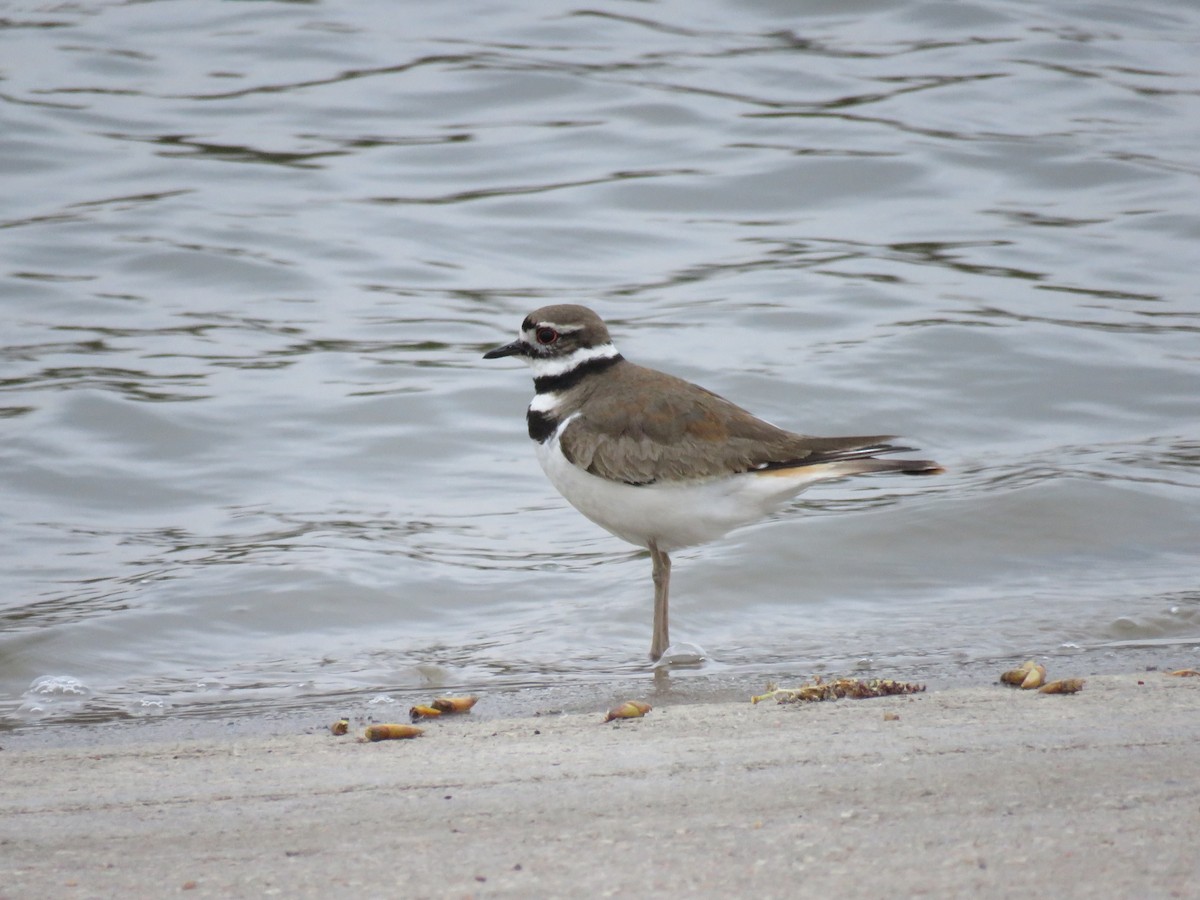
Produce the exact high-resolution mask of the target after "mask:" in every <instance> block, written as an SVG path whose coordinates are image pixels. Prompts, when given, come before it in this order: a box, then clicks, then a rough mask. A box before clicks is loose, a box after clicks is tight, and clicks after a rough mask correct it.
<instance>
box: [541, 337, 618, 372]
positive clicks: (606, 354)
mask: <svg viewBox="0 0 1200 900" xmlns="http://www.w3.org/2000/svg"><path fill="white" fill-rule="evenodd" d="M619 355H620V354H619V353H617V348H616V347H614V346H613V345H612V344H601V345H600V346H599V347H580V348H579V349H578V350H575V351H573V352H572V353H570V354H568V355H567V356H559V357H555V358H550V359H547V358H545V357H540V356H532V357H530V358H529V365H530V366H531V367H532V368H533V377H534V378H554V377H555V376H557V375H566V374H567V373H568V372H570V371H571V370H572V369H574V368H576V367H578V366H582V365H583V364H584V363H588V362H591V361H592V360H594V359H612V358H614V357H616V356H619Z"/></svg>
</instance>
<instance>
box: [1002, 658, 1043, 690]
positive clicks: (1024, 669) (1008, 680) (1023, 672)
mask: <svg viewBox="0 0 1200 900" xmlns="http://www.w3.org/2000/svg"><path fill="white" fill-rule="evenodd" d="M1036 665H1037V661H1036V660H1032V659H1031V660H1028V661H1027V662H1025V663H1024V664H1023V665H1022V666H1021V667H1020V668H1018V669H1009V670H1008V671H1007V672H1005V673H1004V674H1003V675H1001V676H1000V680H1001V681H1003V682H1004V683H1005V684H1012V685H1016V686H1017V687H1020V686H1021V683H1022V682H1023V681H1024V680H1025V678H1026V676H1027V675H1029V673H1030V672H1031V671H1032V670H1033V668H1034V667H1035V666H1036Z"/></svg>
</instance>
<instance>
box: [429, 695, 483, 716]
mask: <svg viewBox="0 0 1200 900" xmlns="http://www.w3.org/2000/svg"><path fill="white" fill-rule="evenodd" d="M478 702H479V698H478V697H471V696H468V697H435V698H434V699H433V702H432V703H430V704H429V705H430V706H432V707H433V708H434V709H436V710H438V711H440V712H444V713H465V712H469V711H470V709H471V707H472V706H474V705H475V704H476V703H478Z"/></svg>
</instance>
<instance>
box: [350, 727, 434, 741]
mask: <svg viewBox="0 0 1200 900" xmlns="http://www.w3.org/2000/svg"><path fill="white" fill-rule="evenodd" d="M424 733H425V729H424V728H417V727H416V726H415V725H397V724H386V725H368V726H367V730H366V731H365V732H364V733H363V737H364V738H366V739H367V740H368V741H398V740H400V739H402V738H415V737H417V736H418V735H422V734H424Z"/></svg>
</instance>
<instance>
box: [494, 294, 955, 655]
mask: <svg viewBox="0 0 1200 900" xmlns="http://www.w3.org/2000/svg"><path fill="white" fill-rule="evenodd" d="M503 356H516V357H519V358H520V359H522V360H523V361H524V362H526V363H528V364H529V366H530V367H531V368H532V369H533V387H534V390H535V392H536V393H535V394H534V398H533V402H531V403H530V404H529V410H528V412H527V413H526V415H525V419H526V422H527V423H528V426H529V436H530V438H532V439H533V441H534V443H535V444H536V445H537V456H538V461H539V462H540V463H541V464H542V468H543V469H544V470H545V472H546V475H547V476H548V477H549V479H550V482H551V483H552V484H553V485H554V487H555V488H557V490H558V492H559V493H560V494H562V495H563V497H565V498H566V499H567V501H568V502H569V503H570V504H571V505H572V506H574V507H575V508H576V509H577V510H579V511H580V512H581V513H583V514H584V515H585V516H587V517H588V518H589V519H591V520H592V521H593V522H595V523H596V524H597V525H599V526H600V527H602V528H605V529H607V530H608V531H610V532H611V533H613V534H615V535H616V536H617V537H619V538H621V539H622V540H625V541H628V542H629V543H631V544H634V545H636V546H638V547H645V548H646V549H647V550H649V551H650V559H651V561H652V563H653V566H654V636H653V639H652V641H651V644H650V658H651V659H653V660H658V659H659V658H660V657H661V656H662V654H663V651H664V650H666V649H667V647H668V645H669V644H670V640H669V636H668V624H667V596H668V592H669V589H670V581H671V558H670V557H669V556H668V555H667V554H668V553H669V552H670V551H672V550H677V549H679V548H681V547H690V546H693V545H696V544H703V543H707V542H708V541H712V540H715V539H717V538H719V537H721V536H723V535H724V534H726V533H728V532H729V531H731V530H732V529H734V528H737V527H739V526H741V525H747V524H749V523H751V522H756V521H758V520H759V519H761V518H763V517H765V516H767V515H769V514H770V513H772V512H773V511H775V510H776V509H778V508H779V507H781V506H782V505H783V504H784V503H785V502H786V501H788V500H789V499H791V498H792V497H794V496H795V495H796V494H798V493H800V491H802V490H804V489H805V488H806V487H808V486H809V485H810V484H812V483H813V482H816V481H824V480H826V479H830V478H843V477H845V476H847V475H859V474H863V473H868V472H902V473H904V474H907V475H934V474H937V473H939V472H941V471H943V470H942V467H941V466H939V465H938V464H937V463H935V462H932V461H930V460H927V459H878V458H877V454H882V453H895V452H902V451H905V450H909V449H911V448H908V447H901V446H897V445H895V444H893V443H891V441H892V440H893V438H892V437H890V436H887V435H870V436H866V437H811V436H808V435H803V434H795V433H793V432H790V431H784V430H783V429H781V428H776V427H775V426H774V425H771V424H770V423H768V422H764V421H763V420H762V419H759V418H757V417H756V416H753V415H751V414H750V413H748V412H746V410H744V409H742V408H741V407H738V406H735V405H734V404H732V403H730V402H729V401H728V400H725V399H724V398H722V397H719V396H717V395H716V394H714V393H712V392H710V391H707V390H705V389H704V388H702V387H700V386H699V385H695V384H692V383H691V382H688V381H684V380H682V379H680V378H676V377H674V376H673V375H667V374H665V373H663V372H657V371H655V370H654V369H647V368H644V367H643V366H638V365H635V364H634V363H631V362H628V361H627V360H626V359H625V358H624V357H622V356H621V354H620V353H618V352H617V348H616V347H615V346H613V342H612V339H611V338H610V337H609V334H608V328H607V326H605V324H604V322H603V320H602V319H601V318H600V317H599V316H598V315H596V313H594V312H592V311H591V310H590V309H588V308H587V307H584V306H573V305H568V304H562V305H557V306H544V307H542V308H541V309H535V310H534V311H533V312H531V313H530V314H529V315H527V316H526V317H525V321H524V322H522V323H521V330H520V333H519V334H518V335H517V339H516V340H515V341H513V342H512V343H510V344H505V345H504V346H503V347H497V348H496V349H495V350H491V351H489V352H487V353H485V354H484V355H483V358H484V359H499V358H500V357H503Z"/></svg>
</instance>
